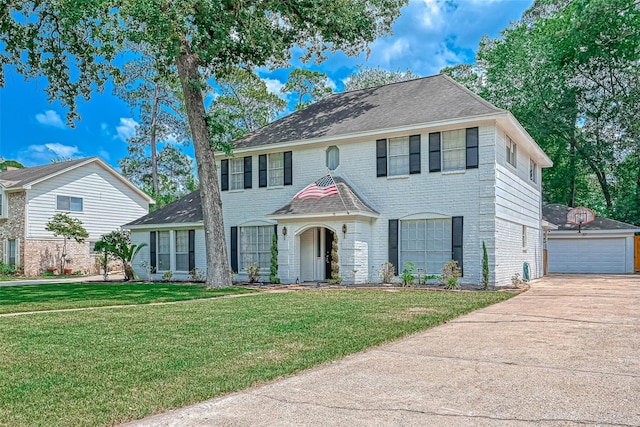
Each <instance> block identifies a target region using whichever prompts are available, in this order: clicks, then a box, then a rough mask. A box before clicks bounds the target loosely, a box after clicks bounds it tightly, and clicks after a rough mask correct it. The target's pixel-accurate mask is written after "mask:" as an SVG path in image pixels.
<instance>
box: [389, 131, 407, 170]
mask: <svg viewBox="0 0 640 427" xmlns="http://www.w3.org/2000/svg"><path fill="white" fill-rule="evenodd" d="M398 175H409V137H402V138H390V139H389V176H398Z"/></svg>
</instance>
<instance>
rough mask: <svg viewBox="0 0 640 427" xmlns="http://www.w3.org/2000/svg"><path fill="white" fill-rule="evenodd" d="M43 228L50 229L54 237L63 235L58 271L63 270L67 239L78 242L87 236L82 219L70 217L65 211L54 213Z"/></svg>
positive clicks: (66, 260)
mask: <svg viewBox="0 0 640 427" xmlns="http://www.w3.org/2000/svg"><path fill="white" fill-rule="evenodd" d="M44 229H45V230H47V231H51V232H52V233H53V235H54V236H56V237H60V236H61V237H63V238H64V240H63V243H62V252H61V253H60V273H61V274H62V271H63V270H64V266H65V264H66V263H67V262H70V261H69V259H68V258H67V240H70V239H73V240H75V241H76V242H78V243H83V242H84V241H85V239H86V238H88V237H89V233H87V230H86V229H85V228H84V227H83V226H82V221H80V220H79V219H78V218H72V217H70V216H69V215H68V214H66V213H57V214H55V215H54V216H53V217H52V218H51V219H50V220H49V222H47V224H46V225H45V227H44Z"/></svg>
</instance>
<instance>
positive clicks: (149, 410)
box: [0, 289, 513, 426]
mask: <svg viewBox="0 0 640 427" xmlns="http://www.w3.org/2000/svg"><path fill="white" fill-rule="evenodd" d="M5 290H6V289H0V293H2V292H4V291H5ZM511 296H513V294H509V293H502V292H468V293H466V292H431V291H411V290H402V291H396V292H388V291H384V290H364V291H355V290H320V291H304V292H289V293H263V294H257V295H253V296H248V297H245V298H229V299H216V300H206V301H193V302H190V303H187V304H175V305H162V306H136V307H123V308H115V309H108V310H89V311H74V312H59V313H36V314H28V315H22V316H17V317H4V318H0V331H2V332H1V333H0V425H10V426H37V425H42V426H45V425H46V426H57V425H64V426H97V425H109V424H113V423H119V422H124V421H127V420H132V419H137V418H142V417H144V416H146V415H149V414H153V413H155V412H159V411H163V410H166V409H167V408H172V407H179V406H184V405H187V404H190V403H193V402H198V401H202V400H205V399H208V398H211V397H214V396H218V395H220V394H223V393H228V392H231V391H234V390H240V389H244V388H246V387H249V386H251V385H253V384H256V383H262V382H264V381H270V380H273V379H274V378H278V377H280V376H283V375H288V374H291V373H294V372H297V371H300V370H303V369H306V368H309V367H312V366H315V365H318V364H320V363H323V362H327V361H330V360H335V359H338V358H341V357H343V356H345V355H347V354H350V353H355V352H358V351H361V350H363V349H365V348H367V347H371V346H375V345H377V344H380V343H382V342H385V341H388V340H392V339H395V338H398V337H401V336H404V335H407V334H410V333H412V332H415V331H419V330H422V329H425V328H429V327H432V326H435V325H438V324H441V323H442V322H444V321H446V320H448V319H451V318H452V317H456V316H459V315H461V314H464V313H468V312H470V311H473V310H476V309H478V308H481V307H485V306H487V305H490V304H493V303H496V302H500V301H503V300H505V299H508V298H510V297H511Z"/></svg>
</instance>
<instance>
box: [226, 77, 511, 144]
mask: <svg viewBox="0 0 640 427" xmlns="http://www.w3.org/2000/svg"><path fill="white" fill-rule="evenodd" d="M503 111H504V110H501V109H499V108H496V107H494V106H493V105H491V104H490V103H488V102H487V101H485V100H483V99H482V98H480V97H479V96H477V95H476V94H474V93H473V92H471V91H470V90H468V89H466V88H465V87H464V86H462V85H460V84H459V83H457V82H455V81H454V80H453V79H451V78H450V77H448V76H446V75H444V74H438V75H435V76H431V77H424V78H421V79H415V80H409V81H406V82H400V83H393V84H389V85H385V86H379V87H376V88H369V89H362V90H356V91H351V92H344V93H336V94H333V95H331V96H328V97H327V98H325V99H322V100H320V101H318V102H316V103H314V104H312V105H310V106H309V107H307V108H305V109H304V110H301V111H297V112H295V113H293V114H290V115H288V116H286V117H283V118H281V119H279V120H276V121H274V122H272V123H270V124H268V125H267V126H264V127H262V128H260V129H258V130H256V131H255V132H252V133H250V134H247V135H245V136H244V137H242V138H239V139H237V140H235V141H234V143H235V146H236V148H247V147H256V146H261V145H265V144H273V143H280V142H287V141H297V140H302V139H310V138H319V137H329V136H339V135H347V134H353V133H358V132H367V131H375V130H382V129H389V128H395V127H402V126H410V125H416V124H423V123H431V122H437V121H442V120H451V119H456V118H463V117H471V116H479V115H487V114H493V113H499V112H503Z"/></svg>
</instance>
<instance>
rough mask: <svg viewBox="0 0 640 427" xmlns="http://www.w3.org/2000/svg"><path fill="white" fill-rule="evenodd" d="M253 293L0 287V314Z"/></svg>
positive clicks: (109, 286)
mask: <svg viewBox="0 0 640 427" xmlns="http://www.w3.org/2000/svg"><path fill="white" fill-rule="evenodd" d="M248 292H251V291H250V290H247V289H242V288H235V287H231V288H225V289H207V288H205V287H204V286H203V285H187V284H184V285H180V284H168V283H96V284H91V283H50V284H43V285H20V286H2V287H0V314H3V313H17V312H25V311H41V310H60V309H64V308H79V307H102V306H107V305H130V304H147V303H150V302H166V301H182V300H190V299H199V298H212V297H219V296H223V295H229V294H238V293H248Z"/></svg>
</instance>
